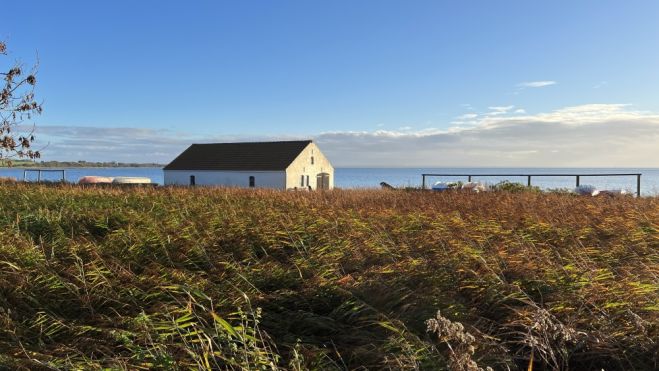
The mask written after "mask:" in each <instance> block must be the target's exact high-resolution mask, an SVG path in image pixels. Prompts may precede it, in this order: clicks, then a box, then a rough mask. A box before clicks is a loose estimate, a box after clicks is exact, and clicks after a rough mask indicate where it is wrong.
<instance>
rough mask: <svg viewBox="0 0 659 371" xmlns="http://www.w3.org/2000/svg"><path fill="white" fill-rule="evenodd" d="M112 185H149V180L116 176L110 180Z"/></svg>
mask: <svg viewBox="0 0 659 371" xmlns="http://www.w3.org/2000/svg"><path fill="white" fill-rule="evenodd" d="M112 184H151V178H144V177H132V176H118V177H115V178H114V179H113V180H112Z"/></svg>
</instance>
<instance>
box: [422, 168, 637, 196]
mask: <svg viewBox="0 0 659 371" xmlns="http://www.w3.org/2000/svg"><path fill="white" fill-rule="evenodd" d="M641 175H643V174H641V173H610V174H604V173H599V174H554V173H552V174H432V173H430V174H421V177H422V183H421V184H422V185H421V188H422V189H426V177H439V176H445V177H448V176H450V177H463V176H465V177H467V181H469V182H471V180H472V178H474V177H493V176H496V177H526V178H527V181H526V185H527V186H529V187H530V186H531V178H532V177H534V176H535V177H540V176H541V177H547V176H562V177H565V176H573V177H575V178H576V186H577V187H578V186H579V185H580V184H581V178H582V177H591V176H635V177H636V196H638V197H640V196H641Z"/></svg>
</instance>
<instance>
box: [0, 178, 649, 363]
mask: <svg viewBox="0 0 659 371" xmlns="http://www.w3.org/2000/svg"><path fill="white" fill-rule="evenodd" d="M513 188H515V189H513V190H512V191H513V192H510V191H497V192H484V193H478V194H474V193H465V192H459V191H447V192H437V193H433V192H421V191H396V190H335V191H332V192H280V191H267V190H248V189H242V190H241V189H219V188H167V187H160V188H155V189H154V188H112V187H104V188H93V187H92V188H82V187H77V186H72V185H26V184H3V185H2V187H0V197H1V198H2V200H3V204H2V208H1V209H0V365H3V366H5V367H6V368H9V369H101V368H110V369H154V368H155V369H247V368H249V369H291V370H307V369H387V368H389V369H432V370H435V369H449V368H450V369H454V370H477V369H486V368H487V367H491V368H493V369H507V368H510V369H524V370H527V369H531V367H533V369H567V368H572V369H600V368H604V369H606V370H612V369H656V368H657V366H658V365H657V351H658V349H659V348H658V344H657V339H659V329H658V325H659V294H658V289H659V280H658V278H657V275H658V274H659V251H658V248H659V233H658V228H659V225H658V224H659V200H658V199H657V198H656V197H643V198H633V197H615V198H614V197H611V198H608V197H604V198H597V197H578V196H575V195H569V194H554V193H541V192H528V191H523V190H519V189H517V187H513ZM0 368H1V367H0Z"/></svg>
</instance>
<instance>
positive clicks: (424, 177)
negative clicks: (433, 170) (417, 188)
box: [421, 174, 426, 189]
mask: <svg viewBox="0 0 659 371" xmlns="http://www.w3.org/2000/svg"><path fill="white" fill-rule="evenodd" d="M421 178H422V179H423V180H422V181H421V189H426V174H421Z"/></svg>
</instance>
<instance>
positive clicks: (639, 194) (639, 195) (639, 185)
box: [636, 174, 641, 197]
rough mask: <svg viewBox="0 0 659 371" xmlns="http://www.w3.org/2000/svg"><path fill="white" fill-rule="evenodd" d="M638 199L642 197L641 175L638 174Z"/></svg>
mask: <svg viewBox="0 0 659 371" xmlns="http://www.w3.org/2000/svg"><path fill="white" fill-rule="evenodd" d="M636 197H641V174H636Z"/></svg>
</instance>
